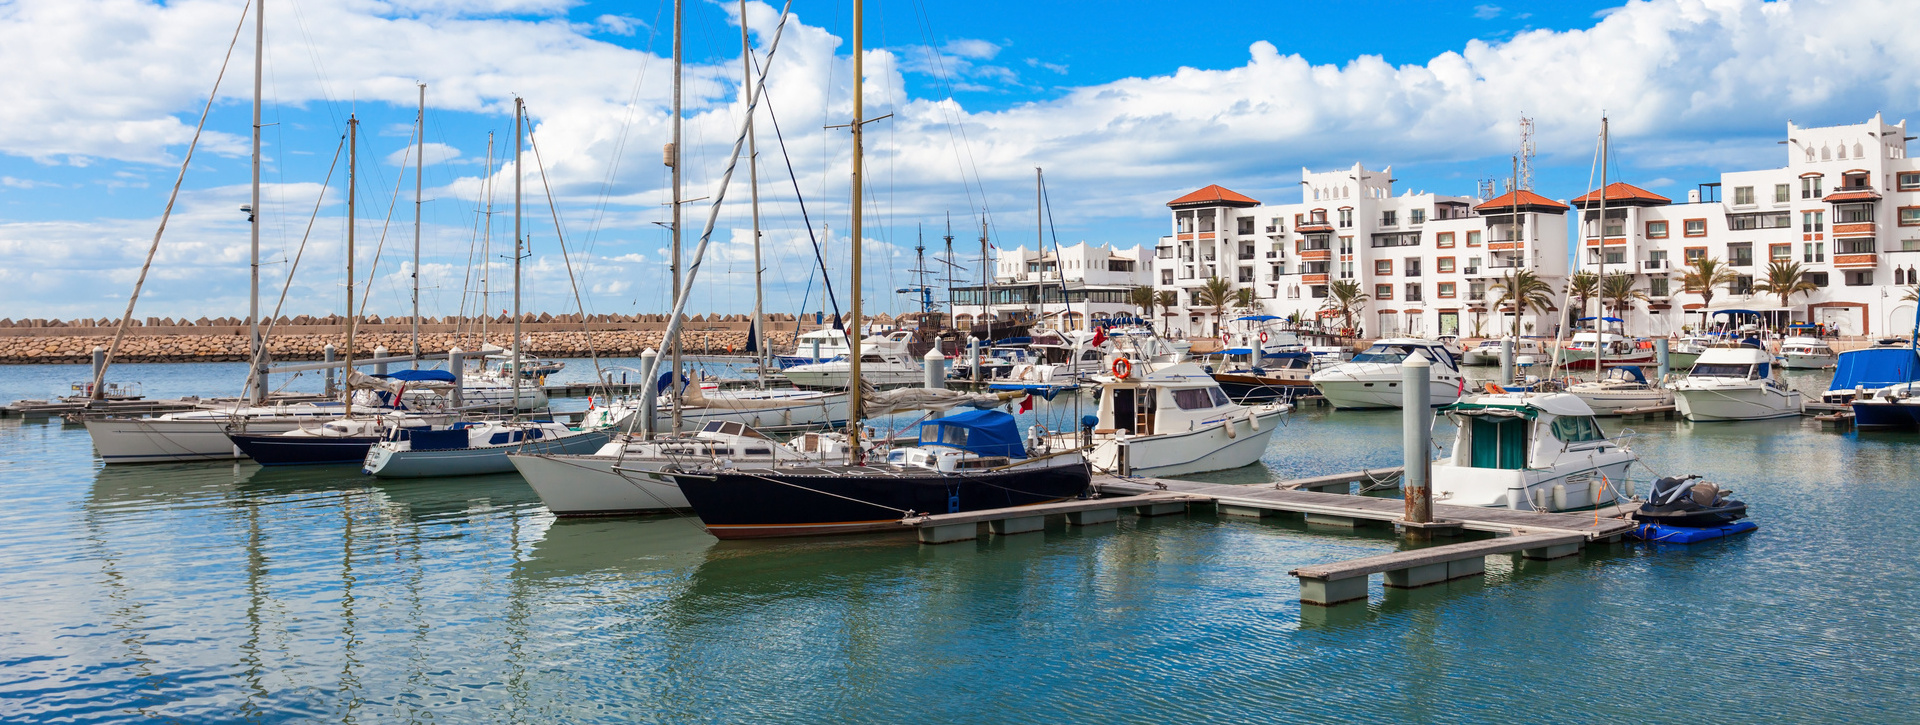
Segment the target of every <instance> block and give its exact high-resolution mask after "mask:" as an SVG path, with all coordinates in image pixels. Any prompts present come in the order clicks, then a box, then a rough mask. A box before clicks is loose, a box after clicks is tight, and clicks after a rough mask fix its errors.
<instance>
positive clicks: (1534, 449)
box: [1440, 393, 1619, 471]
mask: <svg viewBox="0 0 1920 725" xmlns="http://www.w3.org/2000/svg"><path fill="white" fill-rule="evenodd" d="M1440 412H1442V413H1444V414H1446V415H1447V417H1449V418H1451V419H1452V420H1453V422H1454V424H1455V425H1457V426H1459V427H1460V433H1459V435H1458V436H1457V437H1456V438H1455V439H1454V444H1453V455H1452V457H1451V458H1449V459H1443V460H1444V461H1445V462H1446V464H1447V465H1451V466H1454V467H1460V468H1484V469H1494V470H1508V471H1517V470H1524V469H1530V468H1552V467H1554V466H1556V465H1559V464H1560V463H1561V460H1560V459H1561V458H1562V457H1563V456H1568V455H1572V454H1584V452H1586V451H1593V450H1605V449H1607V448H1617V447H1619V446H1618V445H1617V444H1615V443H1614V442H1612V441H1611V440H1609V439H1608V438H1607V434H1606V432H1605V431H1603V430H1601V429H1600V424H1599V422H1598V421H1596V420H1595V419H1594V417H1593V409H1592V408H1590V407H1588V406H1587V404H1586V402H1585V401H1583V400H1581V399H1580V398H1579V397H1577V396H1574V395H1570V394H1567V393H1549V394H1544V395H1542V394H1529V393H1507V394H1499V395H1475V396H1469V397H1466V398H1462V399H1461V400H1460V401H1459V402H1456V403H1453V404H1450V405H1447V406H1443V407H1441V408H1440Z"/></svg>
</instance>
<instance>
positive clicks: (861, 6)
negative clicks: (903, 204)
mask: <svg viewBox="0 0 1920 725" xmlns="http://www.w3.org/2000/svg"><path fill="white" fill-rule="evenodd" d="M865 5H866V3H864V2H862V0H853V199H852V200H853V236H852V238H851V239H850V240H849V241H851V242H852V246H853V332H852V334H849V335H847V350H848V352H849V353H850V354H849V355H848V356H847V357H848V361H849V362H848V370H847V443H848V445H849V447H850V448H851V449H852V450H856V451H857V450H859V449H860V398H861V386H860V338H861V334H862V333H863V332H864V331H865V327H866V326H865V325H863V324H861V320H862V318H861V316H860V298H861V297H862V296H863V295H862V292H863V291H864V290H865V288H863V287H861V286H860V234H861V230H860V227H861V221H862V220H861V218H860V212H861V207H860V204H861V201H860V165H861V148H860V142H861V135H862V134H861V124H862V123H864V121H862V120H861V118H860V117H861V116H862V115H863V114H864V113H865V108H864V104H863V103H862V101H863V96H865V95H866V88H865V84H866V78H867V75H866V63H865V62H864V59H862V57H861V56H862V55H863V54H865V52H866V50H865V48H864V45H865V42H866V39H865V36H864V35H863V28H862V27H861V26H862V25H864V24H865V23H864V18H865V15H864V13H865V10H866V8H865Z"/></svg>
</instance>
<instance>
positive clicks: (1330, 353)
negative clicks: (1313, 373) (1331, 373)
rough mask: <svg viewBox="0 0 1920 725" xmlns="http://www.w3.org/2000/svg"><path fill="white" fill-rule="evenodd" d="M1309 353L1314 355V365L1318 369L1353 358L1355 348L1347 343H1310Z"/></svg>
mask: <svg viewBox="0 0 1920 725" xmlns="http://www.w3.org/2000/svg"><path fill="white" fill-rule="evenodd" d="M1307 354H1308V355H1312V356H1313V365H1314V367H1315V368H1316V369H1317V368H1322V367H1331V366H1334V365H1338V364H1340V363H1343V362H1346V361H1348V360H1352V359H1353V350H1351V349H1349V348H1348V347H1347V346H1346V345H1308V346H1307Z"/></svg>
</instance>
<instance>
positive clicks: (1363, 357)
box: [1353, 345, 1419, 363]
mask: <svg viewBox="0 0 1920 725" xmlns="http://www.w3.org/2000/svg"><path fill="white" fill-rule="evenodd" d="M1418 352H1419V348H1415V347H1412V346H1410V345H1374V346H1373V347H1370V348H1367V351H1366V352H1363V353H1360V354H1358V355H1355V356H1353V361H1354V362H1357V363H1398V362H1402V361H1405V360H1406V359H1407V357H1408V356H1410V355H1414V354H1416V353H1418Z"/></svg>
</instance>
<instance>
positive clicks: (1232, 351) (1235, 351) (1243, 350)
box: [1220, 347, 1253, 355]
mask: <svg viewBox="0 0 1920 725" xmlns="http://www.w3.org/2000/svg"><path fill="white" fill-rule="evenodd" d="M1220 354H1222V355H1251V354H1253V349H1252V348H1247V347H1233V348H1227V349H1225V350H1221V351H1220Z"/></svg>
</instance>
